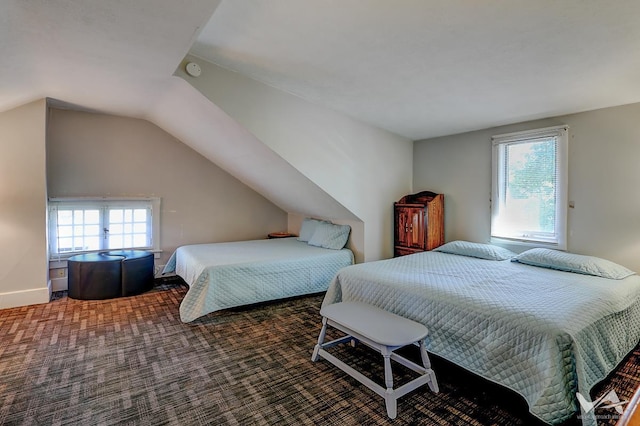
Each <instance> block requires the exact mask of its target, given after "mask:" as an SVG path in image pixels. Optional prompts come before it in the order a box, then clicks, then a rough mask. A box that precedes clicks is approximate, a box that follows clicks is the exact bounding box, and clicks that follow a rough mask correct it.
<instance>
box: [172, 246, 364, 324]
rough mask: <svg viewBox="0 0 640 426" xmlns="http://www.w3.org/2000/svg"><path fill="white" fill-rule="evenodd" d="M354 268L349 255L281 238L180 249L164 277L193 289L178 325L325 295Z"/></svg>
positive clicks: (183, 304) (347, 251)
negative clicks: (230, 311)
mask: <svg viewBox="0 0 640 426" xmlns="http://www.w3.org/2000/svg"><path fill="white" fill-rule="evenodd" d="M351 264H353V253H352V252H351V250H349V249H346V248H343V249H339V250H336V249H328V248H324V247H321V246H313V245H309V244H308V243H307V242H305V241H298V240H297V239H296V238H277V239H270V240H254V241H239V242H229V243H215V244H195V245H188V246H182V247H179V248H178V249H177V250H176V251H175V252H174V253H173V254H172V255H171V257H170V258H169V261H168V262H167V265H166V266H165V268H164V270H163V273H170V272H173V273H175V274H177V275H179V276H180V277H182V279H184V280H185V282H186V283H187V284H188V285H189V291H188V292H187V294H186V295H185V297H184V299H183V300H182V303H181V304H180V319H181V320H182V321H183V322H191V321H193V320H195V319H197V318H199V317H201V316H203V315H206V314H208V313H211V312H215V311H219V310H222V309H227V308H232V307H237V306H243V305H250V304H253V303H259V302H266V301H269V300H275V299H283V298H287V297H293V296H301V295H305V294H313V293H320V292H323V291H325V290H326V289H327V287H328V286H329V283H330V282H331V279H332V278H333V277H334V276H335V274H336V273H337V272H338V270H339V269H341V268H343V267H345V266H349V265H351Z"/></svg>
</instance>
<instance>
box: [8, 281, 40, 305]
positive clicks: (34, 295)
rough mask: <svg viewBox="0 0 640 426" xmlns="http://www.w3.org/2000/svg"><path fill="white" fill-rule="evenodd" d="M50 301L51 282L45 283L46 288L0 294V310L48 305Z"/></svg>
mask: <svg viewBox="0 0 640 426" xmlns="http://www.w3.org/2000/svg"><path fill="white" fill-rule="evenodd" d="M50 300H51V281H47V287H42V288H33V289H29V290H21V291H11V292H8V293H0V309H7V308H17V307H19V306H27V305H37V304H39V303H49V301H50Z"/></svg>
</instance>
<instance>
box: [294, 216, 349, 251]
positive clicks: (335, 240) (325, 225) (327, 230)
mask: <svg viewBox="0 0 640 426" xmlns="http://www.w3.org/2000/svg"><path fill="white" fill-rule="evenodd" d="M349 232H351V227H350V226H349V225H335V224H333V223H329V222H320V223H318V224H317V225H316V227H315V231H314V233H313V236H312V237H311V239H309V243H308V244H309V245H311V246H316V247H323V248H328V249H333V250H340V249H341V248H343V247H344V246H345V244H347V240H348V239H349ZM300 235H302V231H300Z"/></svg>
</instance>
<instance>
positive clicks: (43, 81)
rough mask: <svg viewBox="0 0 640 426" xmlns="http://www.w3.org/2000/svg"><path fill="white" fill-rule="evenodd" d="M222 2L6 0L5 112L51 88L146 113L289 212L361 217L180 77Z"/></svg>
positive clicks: (1, 71)
mask: <svg viewBox="0 0 640 426" xmlns="http://www.w3.org/2000/svg"><path fill="white" fill-rule="evenodd" d="M218 4H219V1H216V0H213V1H212V0H189V1H188V2H182V1H175V0H135V1H111V0H108V1H105V0H46V1H45V0H6V1H2V2H0V58H2V66H1V67H0V111H4V110H8V109H11V108H13V107H17V106H19V105H22V104H25V103H27V102H30V101H33V100H35V99H41V98H45V97H46V98H52V100H50V102H49V104H50V105H52V106H54V107H59V108H72V109H80V110H89V111H95V112H102V113H109V114H114V115H125V116H131V117H136V118H143V119H147V120H149V121H151V122H153V123H155V124H156V125H158V126H159V127H161V128H163V129H164V130H166V131H168V132H169V133H171V134H172V135H174V136H175V137H177V138H178V139H180V140H182V141H183V142H184V143H186V144H187V145H189V146H191V147H192V148H194V149H195V150H196V151H198V152H200V153H201V154H202V155H204V156H205V157H207V158H209V159H210V160H211V161H213V162H214V163H216V164H217V165H218V166H220V167H221V168H223V169H225V170H226V171H228V172H229V173H231V174H232V175H234V176H235V177H236V178H238V179H239V180H240V181H242V182H243V183H245V184H247V185H248V186H249V187H251V188H252V189H254V190H256V191H257V192H259V193H260V194H262V195H263V196H265V197H266V198H267V199H269V200H270V201H272V202H273V203H274V204H276V205H277V206H279V207H280V208H282V209H283V210H285V211H287V212H296V213H308V214H314V215H318V216H323V217H327V218H343V219H356V217H355V216H354V215H353V213H351V212H350V211H349V210H347V209H346V208H345V207H344V206H342V205H341V204H340V203H338V202H336V201H335V200H334V199H333V198H332V197H331V196H330V195H328V194H326V193H325V192H324V191H323V190H321V189H320V188H319V187H318V186H317V185H315V184H314V183H313V182H311V181H310V180H309V179H307V178H306V177H305V176H304V175H302V174H301V173H300V172H298V171H297V170H296V169H295V168H294V167H292V166H291V165H290V164H288V163H287V162H286V161H284V160H283V159H282V158H281V157H279V156H278V155H276V154H275V153H273V152H272V151H270V150H269V149H268V148H266V147H265V146H264V145H263V144H262V143H261V142H260V141H259V140H257V139H256V138H255V137H254V136H253V135H251V134H250V133H249V132H248V131H246V130H244V129H242V127H241V126H239V125H238V124H237V123H236V122H235V120H233V119H232V118H230V117H229V116H228V115H226V114H225V113H224V112H222V111H221V110H220V109H219V108H217V107H216V106H215V105H213V104H212V103H211V102H210V101H209V100H208V99H206V98H205V97H204V96H203V95H202V94H200V93H199V92H198V91H197V90H195V89H194V88H193V87H191V86H190V85H189V84H187V83H185V82H184V81H183V80H182V79H180V78H178V77H173V72H174V71H175V69H176V67H177V66H178V64H180V61H181V60H182V59H183V58H184V56H185V55H186V54H187V52H188V50H189V48H190V47H191V45H192V44H193V42H194V40H195V38H196V36H197V34H198V32H199V31H200V30H201V29H202V27H203V26H204V25H205V24H206V22H207V21H208V20H209V18H210V17H211V15H212V13H213V12H214V10H215V9H216V7H217V5H218ZM10 142H11V141H0V143H10Z"/></svg>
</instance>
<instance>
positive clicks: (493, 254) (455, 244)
mask: <svg viewBox="0 0 640 426" xmlns="http://www.w3.org/2000/svg"><path fill="white" fill-rule="evenodd" d="M433 251H439V252H442V253H450V254H458V255H460V256H468V257H477V258H480V259H487V260H507V259H511V258H512V257H514V256H516V254H515V253H514V252H512V251H511V250H507V249H506V248H502V247H498V246H494V245H491V244H482V243H472V242H470V241H451V242H450V243H446V244H444V245H441V246H440V247H438V248H436V249H434V250H433Z"/></svg>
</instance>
